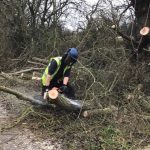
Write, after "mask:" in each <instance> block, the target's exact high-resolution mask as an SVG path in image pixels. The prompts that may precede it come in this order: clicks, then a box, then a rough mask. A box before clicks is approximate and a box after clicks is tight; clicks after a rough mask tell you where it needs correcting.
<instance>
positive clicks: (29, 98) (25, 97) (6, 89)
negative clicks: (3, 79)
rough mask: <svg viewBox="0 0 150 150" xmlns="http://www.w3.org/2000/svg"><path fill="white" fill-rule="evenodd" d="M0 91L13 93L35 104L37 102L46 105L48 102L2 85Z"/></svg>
mask: <svg viewBox="0 0 150 150" xmlns="http://www.w3.org/2000/svg"><path fill="white" fill-rule="evenodd" d="M0 91H3V92H6V93H10V94H13V95H15V96H16V97H17V98H19V99H22V100H26V101H29V102H31V103H35V104H39V105H48V103H47V102H46V101H41V100H38V99H35V98H33V97H31V96H27V95H25V94H23V93H20V92H18V91H15V90H12V89H10V88H6V87H4V86H0Z"/></svg>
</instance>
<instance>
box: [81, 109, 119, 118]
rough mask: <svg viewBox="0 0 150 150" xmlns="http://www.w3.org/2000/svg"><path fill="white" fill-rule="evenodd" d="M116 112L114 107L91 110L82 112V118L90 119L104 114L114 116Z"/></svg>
mask: <svg viewBox="0 0 150 150" xmlns="http://www.w3.org/2000/svg"><path fill="white" fill-rule="evenodd" d="M117 111H118V109H117V108H116V107H115V106H110V107H108V108H104V109H93V110H86V111H83V113H82V116H83V117H85V118H88V117H92V116H95V115H99V114H100V115H104V114H105V115H106V114H113V115H114V114H116V112H117Z"/></svg>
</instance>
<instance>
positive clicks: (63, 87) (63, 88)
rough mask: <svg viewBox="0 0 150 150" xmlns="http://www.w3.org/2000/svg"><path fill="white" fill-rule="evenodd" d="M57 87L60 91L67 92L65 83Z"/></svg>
mask: <svg viewBox="0 0 150 150" xmlns="http://www.w3.org/2000/svg"><path fill="white" fill-rule="evenodd" d="M59 89H60V91H61V92H62V93H67V92H68V87H67V85H63V86H61V87H60V88H59Z"/></svg>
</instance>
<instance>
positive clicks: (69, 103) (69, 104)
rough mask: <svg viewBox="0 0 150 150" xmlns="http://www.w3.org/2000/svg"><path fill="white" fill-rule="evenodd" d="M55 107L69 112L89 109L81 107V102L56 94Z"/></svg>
mask: <svg viewBox="0 0 150 150" xmlns="http://www.w3.org/2000/svg"><path fill="white" fill-rule="evenodd" d="M55 103H56V105H58V106H60V107H62V108H64V109H66V110H69V111H76V112H79V111H80V110H82V111H83V110H85V109H89V108H88V106H89V105H87V104H84V105H83V102H82V101H81V100H72V99H70V98H67V97H66V96H65V95H63V94H58V97H57V99H56V100H55Z"/></svg>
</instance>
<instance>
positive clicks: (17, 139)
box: [0, 85, 62, 150]
mask: <svg viewBox="0 0 150 150" xmlns="http://www.w3.org/2000/svg"><path fill="white" fill-rule="evenodd" d="M11 88H13V89H15V90H17V91H20V92H23V93H26V94H30V95H33V94H34V93H33V90H32V87H28V88H24V87H23V86H16V85H11ZM31 106H32V105H31V104H30V103H28V102H24V101H22V100H19V99H17V98H16V97H15V96H14V95H11V94H7V93H4V92H0V129H1V133H0V150H35V149H36V150H61V149H62V148H61V142H58V141H56V139H53V138H45V137H46V135H42V134H41V131H40V130H39V132H38V130H37V131H36V134H35V133H33V132H32V130H31V128H30V125H29V122H27V121H26V120H24V118H25V116H23V117H24V118H23V120H21V118H20V117H21V116H22V115H23V113H24V112H25V111H26V110H27V109H28V108H30V107H31ZM17 119H18V120H19V119H20V120H21V121H20V122H19V121H18V120H17Z"/></svg>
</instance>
